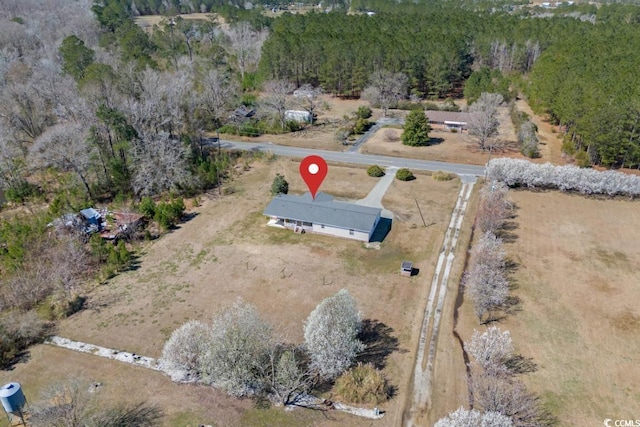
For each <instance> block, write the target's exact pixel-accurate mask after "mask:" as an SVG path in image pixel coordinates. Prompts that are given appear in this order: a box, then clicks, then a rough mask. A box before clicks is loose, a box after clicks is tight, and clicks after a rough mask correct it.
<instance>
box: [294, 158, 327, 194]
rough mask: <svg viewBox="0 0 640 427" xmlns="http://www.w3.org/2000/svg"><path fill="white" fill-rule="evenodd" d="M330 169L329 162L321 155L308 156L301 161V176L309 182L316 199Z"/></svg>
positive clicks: (308, 185)
mask: <svg viewBox="0 0 640 427" xmlns="http://www.w3.org/2000/svg"><path fill="white" fill-rule="evenodd" d="M328 170H329V168H328V167H327V162H325V161H324V159H323V158H322V157H320V156H315V155H313V156H307V157H305V158H304V159H302V161H301V162H300V176H301V177H302V179H303V180H304V182H305V184H307V188H309V191H310V192H311V197H312V198H313V199H314V200H315V198H316V193H317V192H318V188H320V186H321V185H322V181H324V178H325V177H326V176H327V171H328Z"/></svg>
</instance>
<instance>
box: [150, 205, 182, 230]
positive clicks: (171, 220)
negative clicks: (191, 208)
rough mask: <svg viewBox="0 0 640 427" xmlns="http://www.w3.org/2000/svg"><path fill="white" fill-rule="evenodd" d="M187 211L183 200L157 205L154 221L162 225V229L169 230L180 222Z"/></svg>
mask: <svg viewBox="0 0 640 427" xmlns="http://www.w3.org/2000/svg"><path fill="white" fill-rule="evenodd" d="M185 209H186V207H185V205H184V201H183V200H182V199H176V200H173V201H171V202H166V203H158V204H157V205H156V212H155V215H154V216H153V219H154V220H155V221H156V222H157V223H158V224H160V226H161V227H162V228H164V229H165V230H168V229H170V228H171V227H173V226H174V225H176V223H177V222H178V221H180V219H181V218H182V215H183V214H184V210H185Z"/></svg>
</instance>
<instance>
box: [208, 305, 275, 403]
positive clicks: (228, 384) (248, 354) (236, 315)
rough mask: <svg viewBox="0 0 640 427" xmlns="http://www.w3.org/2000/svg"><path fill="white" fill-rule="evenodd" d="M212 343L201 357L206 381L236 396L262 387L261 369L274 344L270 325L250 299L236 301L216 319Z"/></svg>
mask: <svg viewBox="0 0 640 427" xmlns="http://www.w3.org/2000/svg"><path fill="white" fill-rule="evenodd" d="M210 334H211V338H210V339H211V345H210V346H209V348H208V349H207V351H206V353H205V354H204V355H203V356H202V358H201V367H200V372H201V373H202V375H203V378H204V380H205V381H206V382H208V383H209V384H211V385H213V386H214V387H217V388H220V389H222V390H224V391H226V392H227V393H229V394H231V395H233V396H247V395H253V394H256V393H258V392H260V391H262V389H263V387H264V383H263V379H262V378H261V377H260V375H259V372H260V370H261V366H262V365H263V364H264V362H265V360H264V359H265V355H266V354H267V353H268V352H269V349H270V348H272V346H273V335H272V328H271V326H270V325H269V324H268V323H267V322H265V321H264V320H263V319H262V318H261V317H260V316H259V314H258V312H257V310H256V308H255V307H253V306H252V305H250V304H247V303H242V302H239V303H236V304H234V305H233V306H232V307H230V308H229V309H227V310H225V311H224V312H223V313H222V314H220V315H219V316H216V317H215V318H214V319H213V324H212V327H211V331H210Z"/></svg>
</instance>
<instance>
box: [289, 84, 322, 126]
mask: <svg viewBox="0 0 640 427" xmlns="http://www.w3.org/2000/svg"><path fill="white" fill-rule="evenodd" d="M321 96H322V88H321V87H313V86H311V85H310V84H304V85H302V86H300V87H299V88H298V89H296V91H295V92H294V97H295V101H294V103H295V104H296V106H297V107H299V108H301V109H303V110H305V111H308V112H309V114H310V115H311V120H315V117H316V115H317V114H318V112H319V111H320V109H321V108H322V107H323V105H324V104H325V103H324V102H323V101H322V98H321Z"/></svg>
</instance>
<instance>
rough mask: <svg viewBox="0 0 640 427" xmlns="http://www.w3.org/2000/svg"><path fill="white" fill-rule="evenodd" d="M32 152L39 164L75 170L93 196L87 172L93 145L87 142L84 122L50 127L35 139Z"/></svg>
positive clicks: (63, 169) (89, 193) (64, 169)
mask: <svg viewBox="0 0 640 427" xmlns="http://www.w3.org/2000/svg"><path fill="white" fill-rule="evenodd" d="M31 154H32V158H33V160H34V161H35V163H36V165H38V166H45V167H48V166H52V167H56V168H58V169H60V170H62V171H73V172H75V173H76V174H77V175H78V177H79V178H80V181H82V185H83V186H84V188H85V190H86V191H87V194H88V195H89V197H91V188H90V187H89V182H88V176H87V173H88V171H89V168H90V167H91V156H92V146H91V145H90V144H88V143H87V140H86V133H85V129H84V126H83V125H82V124H80V123H75V122H68V123H60V124H57V125H55V126H52V127H50V128H49V129H47V131H46V132H45V133H44V134H42V135H41V136H40V137H38V139H37V140H36V141H35V143H34V144H33V146H32V147H31Z"/></svg>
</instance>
